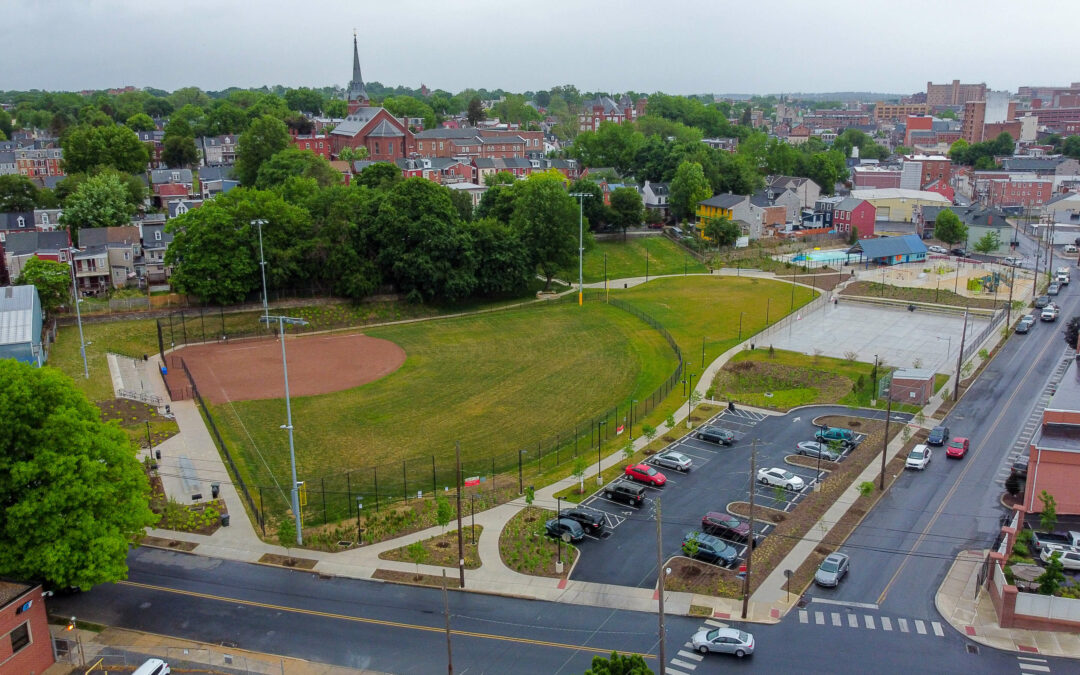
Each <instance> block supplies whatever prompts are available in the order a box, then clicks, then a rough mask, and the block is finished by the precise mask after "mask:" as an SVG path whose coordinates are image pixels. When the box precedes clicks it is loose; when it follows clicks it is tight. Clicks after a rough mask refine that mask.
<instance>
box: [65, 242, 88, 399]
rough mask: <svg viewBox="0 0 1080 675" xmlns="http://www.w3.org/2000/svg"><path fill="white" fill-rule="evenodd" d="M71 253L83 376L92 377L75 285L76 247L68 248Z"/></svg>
mask: <svg viewBox="0 0 1080 675" xmlns="http://www.w3.org/2000/svg"><path fill="white" fill-rule="evenodd" d="M68 250H69V251H70V253H71V293H72V297H73V299H74V302H75V321H76V322H78V324H79V352H81V353H82V367H83V377H85V378H86V379H88V380H89V379H90V367H89V366H88V365H87V364H86V340H85V339H83V331H82V312H81V311H79V289H78V288H77V287H76V285H75V250H76V249H75V247H74V246H72V247H71V248H70V249H68Z"/></svg>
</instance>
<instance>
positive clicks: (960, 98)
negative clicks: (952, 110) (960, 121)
mask: <svg viewBox="0 0 1080 675" xmlns="http://www.w3.org/2000/svg"><path fill="white" fill-rule="evenodd" d="M985 98H986V83H985V82H980V83H979V84H960V80H953V81H952V82H951V83H950V84H934V83H933V82H927V83H926V104H927V105H928V106H930V107H931V108H933V107H935V106H952V105H964V104H965V103H967V102H968V101H982V100H983V99H985Z"/></svg>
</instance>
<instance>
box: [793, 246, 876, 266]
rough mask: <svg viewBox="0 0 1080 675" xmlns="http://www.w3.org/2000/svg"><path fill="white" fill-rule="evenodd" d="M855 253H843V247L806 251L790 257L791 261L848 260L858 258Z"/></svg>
mask: <svg viewBox="0 0 1080 675" xmlns="http://www.w3.org/2000/svg"><path fill="white" fill-rule="evenodd" d="M858 259H859V256H858V255H856V254H849V253H845V252H844V250H843V249H834V250H831V251H806V252H805V253H800V254H798V255H796V256H794V257H792V258H791V262H799V263H801V262H848V261H849V260H852V261H854V260H858Z"/></svg>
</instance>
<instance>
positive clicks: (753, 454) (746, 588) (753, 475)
mask: <svg viewBox="0 0 1080 675" xmlns="http://www.w3.org/2000/svg"><path fill="white" fill-rule="evenodd" d="M756 482H757V439H756V438H755V439H754V445H753V449H752V450H751V451H750V536H749V539H750V545H749V547H748V548H747V549H746V576H744V577H743V587H742V593H743V595H742V618H744V619H745V618H746V610H747V609H748V608H749V606H750V561H751V560H752V559H753V557H754V540H755V539H756V537H755V536H754V484H755V483H756Z"/></svg>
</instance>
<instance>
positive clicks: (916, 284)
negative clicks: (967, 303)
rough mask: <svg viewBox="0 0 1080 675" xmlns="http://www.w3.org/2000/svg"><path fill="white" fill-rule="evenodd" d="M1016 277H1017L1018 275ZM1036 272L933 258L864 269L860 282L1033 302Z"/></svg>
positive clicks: (982, 297)
mask: <svg viewBox="0 0 1080 675" xmlns="http://www.w3.org/2000/svg"><path fill="white" fill-rule="evenodd" d="M1014 275H1015V276H1014ZM1034 276H1035V275H1034V273H1033V272H1031V270H1024V269H1019V268H1011V267H1005V266H1004V265H998V264H994V263H983V262H975V261H962V260H961V261H958V260H954V259H945V258H942V259H931V260H927V261H925V262H920V263H909V264H906V265H895V266H892V267H881V268H878V269H871V270H863V271H860V272H859V273H858V277H859V279H862V280H865V281H874V282H878V283H885V284H889V285H891V286H904V287H909V288H927V289H940V290H943V291H951V292H955V293H957V294H958V295H963V296H966V297H969V298H981V299H984V300H985V299H996V300H999V301H1004V300H1008V298H1009V290H1010V288H1009V287H1010V284H1012V297H1013V299H1014V300H1023V299H1025V298H1026V299H1030V298H1031V295H1032V283H1033V279H1034Z"/></svg>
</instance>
